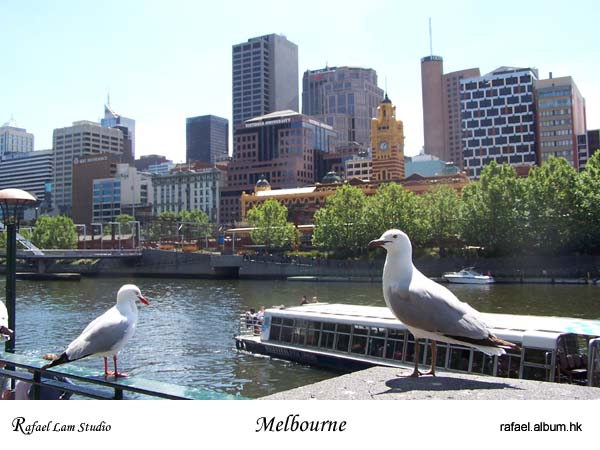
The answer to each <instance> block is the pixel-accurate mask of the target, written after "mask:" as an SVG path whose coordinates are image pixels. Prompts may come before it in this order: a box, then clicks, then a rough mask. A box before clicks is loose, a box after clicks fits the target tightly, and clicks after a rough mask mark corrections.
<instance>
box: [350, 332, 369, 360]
mask: <svg viewBox="0 0 600 450" xmlns="http://www.w3.org/2000/svg"><path fill="white" fill-rule="evenodd" d="M355 328H356V327H355ZM366 350H367V337H366V336H359V335H356V334H355V335H354V336H353V337H352V347H351V348H350V351H351V352H352V353H358V354H361V355H364V354H365V351H366Z"/></svg>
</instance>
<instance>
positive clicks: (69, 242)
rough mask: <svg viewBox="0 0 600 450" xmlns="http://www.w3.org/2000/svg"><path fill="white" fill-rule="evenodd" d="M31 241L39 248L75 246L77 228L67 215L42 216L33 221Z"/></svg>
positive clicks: (68, 247)
mask: <svg viewBox="0 0 600 450" xmlns="http://www.w3.org/2000/svg"><path fill="white" fill-rule="evenodd" d="M31 242H32V243H33V245H35V246H36V247H38V248H41V249H71V248H76V247H77V230H76V229H75V224H74V223H73V220H71V218H69V217H65V216H58V217H49V216H42V217H40V218H38V220H37V221H36V223H35V228H34V229H33V232H32V233H31Z"/></svg>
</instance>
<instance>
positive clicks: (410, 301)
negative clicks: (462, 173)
mask: <svg viewBox="0 0 600 450" xmlns="http://www.w3.org/2000/svg"><path fill="white" fill-rule="evenodd" d="M369 247H383V248H384V249H385V250H386V251H387V255H386V258H385V265H384V266H383V297H384V299H385V303H386V305H387V306H388V308H390V310H391V311H392V313H393V314H394V315H395V316H396V317H397V318H398V319H399V320H400V321H401V322H402V323H404V325H406V327H407V328H408V330H409V331H410V332H411V333H412V335H413V336H414V337H415V368H414V371H413V373H412V374H411V375H410V376H411V377H418V376H419V375H421V373H420V372H419V345H418V342H419V339H430V340H431V370H430V371H429V372H427V373H426V374H425V375H433V376H435V362H436V356H437V355H436V341H440V342H447V343H449V344H455V345H463V346H466V347H471V348H475V349H477V350H480V351H482V352H484V353H485V354H487V355H490V356H492V355H497V356H500V355H503V354H505V353H506V352H505V350H504V348H507V347H508V348H512V349H515V350H519V347H518V346H517V345H516V344H513V343H512V342H508V341H505V340H502V339H500V338H498V337H496V336H494V334H493V333H492V332H491V331H490V330H489V328H488V327H487V325H486V324H485V322H484V320H483V318H482V316H481V314H480V313H479V311H477V310H476V309H474V308H472V307H471V306H469V305H468V304H467V303H464V302H461V301H460V300H459V299H458V298H456V296H455V295H454V294H453V293H452V292H450V290H448V289H447V288H445V287H444V286H442V285H441V284H438V283H436V282H435V281H433V280H430V279H429V278H427V277H426V276H425V275H423V274H422V273H421V272H419V270H418V269H417V268H416V267H415V266H414V265H413V262H412V245H411V243H410V239H409V238H408V236H407V235H406V234H405V233H403V232H402V231H400V230H388V231H386V232H385V233H383V234H382V235H381V237H380V238H379V239H375V240H373V241H371V242H369Z"/></svg>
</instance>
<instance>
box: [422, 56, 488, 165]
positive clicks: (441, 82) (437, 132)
mask: <svg viewBox="0 0 600 450" xmlns="http://www.w3.org/2000/svg"><path fill="white" fill-rule="evenodd" d="M443 72H444V61H443V59H442V57H441V56H434V55H431V56H426V57H424V58H421V89H422V96H423V138H424V149H425V153H427V154H429V155H434V156H436V157H438V158H439V159H441V160H442V161H449V162H453V163H454V164H455V165H457V166H458V167H460V168H461V169H462V168H463V156H462V138H461V109H460V108H461V101H460V81H461V80H462V79H463V78H473V77H478V76H479V75H480V72H479V69H477V68H475V69H464V70H459V71H456V72H451V73H447V74H444V73H443Z"/></svg>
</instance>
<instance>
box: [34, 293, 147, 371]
mask: <svg viewBox="0 0 600 450" xmlns="http://www.w3.org/2000/svg"><path fill="white" fill-rule="evenodd" d="M138 300H139V301H140V302H142V303H143V304H144V305H149V304H150V303H149V302H148V300H146V299H145V298H144V297H143V296H142V293H141V291H140V289H139V288H138V287H137V286H135V285H133V284H126V285H124V286H122V287H121V289H119V292H118V293H117V304H116V305H115V306H113V307H112V308H110V309H109V310H108V311H106V312H105V313H104V314H102V315H101V316H99V317H97V318H96V319H95V320H93V321H92V322H91V323H90V324H89V325H88V326H87V327H86V328H85V330H83V332H82V333H81V334H80V335H79V337H77V338H76V339H75V340H74V341H73V342H71V343H70V344H69V346H68V347H67V349H66V350H65V351H64V352H63V353H62V354H61V355H60V356H59V357H58V359H56V360H54V361H52V362H51V363H50V364H46V365H45V366H44V367H42V369H48V368H50V367H53V366H58V365H59V364H64V363H68V362H71V361H76V360H78V359H81V358H85V357H86V356H92V355H97V356H103V357H104V375H105V376H109V375H114V376H115V377H126V376H127V374H126V373H119V372H118V371H117V353H118V352H119V351H120V350H121V349H122V348H123V347H125V345H126V344H127V342H128V341H129V339H131V337H132V336H133V333H134V331H135V325H136V323H137V320H138V309H137V303H136V302H137V301H138ZM111 355H112V357H113V363H114V367H115V370H114V372H109V370H108V356H111Z"/></svg>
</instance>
